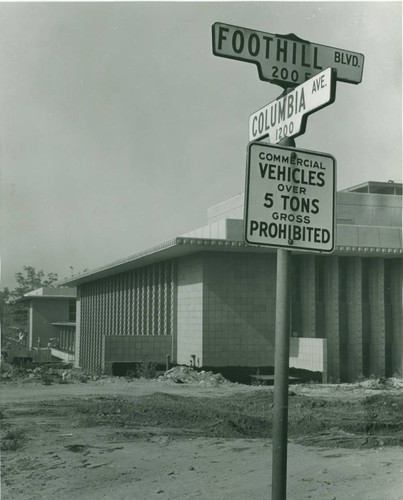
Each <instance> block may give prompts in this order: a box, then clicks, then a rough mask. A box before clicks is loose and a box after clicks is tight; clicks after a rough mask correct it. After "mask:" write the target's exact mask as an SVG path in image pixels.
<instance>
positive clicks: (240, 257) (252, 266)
mask: <svg viewBox="0 0 403 500" xmlns="http://www.w3.org/2000/svg"><path fill="white" fill-rule="evenodd" d="M203 262H204V290H203V300H204V307H203V323H204V327H203V364H204V365H205V366H268V365H271V366H272V365H273V363H274V330H275V294H276V255H275V254H230V253H226V254H223V253H218V252H217V253H209V254H205V255H204V259H203Z"/></svg>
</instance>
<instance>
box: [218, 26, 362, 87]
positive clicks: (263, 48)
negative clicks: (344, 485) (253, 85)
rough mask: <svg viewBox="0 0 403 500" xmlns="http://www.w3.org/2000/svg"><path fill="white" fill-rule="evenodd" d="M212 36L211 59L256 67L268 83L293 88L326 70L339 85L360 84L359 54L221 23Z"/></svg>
mask: <svg viewBox="0 0 403 500" xmlns="http://www.w3.org/2000/svg"><path fill="white" fill-rule="evenodd" d="M212 32H213V54H214V55H216V56H219V57H226V58H229V59H236V60H238V61H245V62H250V63H254V64H256V65H257V68H258V72H259V78H260V79H261V80H264V81H267V82H271V83H275V84H277V85H281V86H283V87H295V86H296V85H299V84H300V83H303V82H305V81H306V80H308V79H309V78H311V77H312V76H314V75H316V74H318V73H320V72H321V71H323V70H324V69H326V68H329V67H330V68H335V69H336V70H337V80H339V81H341V82H347V83H360V82H361V80H362V72H363V69H364V56H363V55H362V54H360V53H358V52H351V51H348V50H343V49H337V48H334V47H328V46H326V45H319V44H316V43H311V42H308V41H305V40H301V39H299V38H298V37H296V36H295V35H274V34H270V33H265V32H264V31H256V30H251V29H247V28H241V27H239V26H233V25H231V24H224V23H214V24H213V26H212Z"/></svg>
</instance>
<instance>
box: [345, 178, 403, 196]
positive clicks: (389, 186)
mask: <svg viewBox="0 0 403 500" xmlns="http://www.w3.org/2000/svg"><path fill="white" fill-rule="evenodd" d="M339 193H368V194H389V195H391V194H392V195H393V194H394V195H401V194H402V183H401V182H394V181H388V182H378V181H367V182H363V183H362V184H357V185H356V186H351V187H349V188H346V189H342V190H341V191H339Z"/></svg>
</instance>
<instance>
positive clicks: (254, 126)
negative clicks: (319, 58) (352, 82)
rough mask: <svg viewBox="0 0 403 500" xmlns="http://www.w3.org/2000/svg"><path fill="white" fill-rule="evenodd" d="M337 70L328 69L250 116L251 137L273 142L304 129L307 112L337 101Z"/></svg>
mask: <svg viewBox="0 0 403 500" xmlns="http://www.w3.org/2000/svg"><path fill="white" fill-rule="evenodd" d="M335 98H336V70H334V69H332V68H327V69H325V70H324V71H322V72H321V73H318V74H317V75H316V76H314V77H312V78H310V79H309V80H307V81H306V82H305V83H302V84H301V85H298V87H296V88H295V89H294V90H292V91H291V92H289V93H288V94H286V95H284V96H283V97H279V98H278V99H276V100H275V101H272V102H271V103H270V104H268V105H267V106H264V107H263V108H261V109H259V110H258V111H256V112H255V113H253V114H252V115H251V117H250V118H249V140H250V141H254V140H257V139H262V138H263V137H267V136H269V140H270V142H271V143H272V144H277V143H278V142H279V141H281V139H284V137H288V138H291V137H296V136H298V135H301V134H303V133H304V132H305V127H306V121H307V117H308V115H310V114H311V113H313V112H314V111H318V110H319V109H321V108H324V107H325V106H327V105H328V104H331V103H332V102H334V100H335Z"/></svg>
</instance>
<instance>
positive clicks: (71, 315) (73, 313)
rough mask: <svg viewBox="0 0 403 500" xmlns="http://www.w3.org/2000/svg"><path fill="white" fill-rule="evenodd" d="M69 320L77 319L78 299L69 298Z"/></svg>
mask: <svg viewBox="0 0 403 500" xmlns="http://www.w3.org/2000/svg"><path fill="white" fill-rule="evenodd" d="M69 321H71V322H75V321H76V299H70V300H69Z"/></svg>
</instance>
